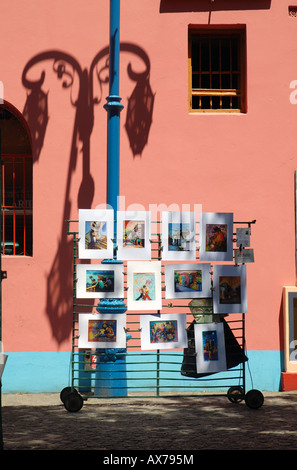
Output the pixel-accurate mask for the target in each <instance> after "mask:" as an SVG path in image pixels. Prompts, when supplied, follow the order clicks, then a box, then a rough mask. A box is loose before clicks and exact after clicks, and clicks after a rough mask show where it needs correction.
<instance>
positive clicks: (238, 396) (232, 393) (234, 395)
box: [227, 387, 244, 403]
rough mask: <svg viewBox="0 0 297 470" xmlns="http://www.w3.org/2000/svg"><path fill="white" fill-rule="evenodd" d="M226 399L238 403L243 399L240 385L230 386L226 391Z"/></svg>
mask: <svg viewBox="0 0 297 470" xmlns="http://www.w3.org/2000/svg"><path fill="white" fill-rule="evenodd" d="M227 397H228V400H230V401H231V403H239V402H241V401H242V400H243V397H244V393H243V390H242V388H241V387H230V388H229V390H228V392H227Z"/></svg>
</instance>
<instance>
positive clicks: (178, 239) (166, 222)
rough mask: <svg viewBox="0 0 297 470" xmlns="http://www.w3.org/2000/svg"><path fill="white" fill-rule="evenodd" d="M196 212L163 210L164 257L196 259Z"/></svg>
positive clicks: (177, 259)
mask: <svg viewBox="0 0 297 470" xmlns="http://www.w3.org/2000/svg"><path fill="white" fill-rule="evenodd" d="M195 237H196V214H195V212H162V259H164V260H172V261H180V260H191V261H193V260H195V259H196V240H195Z"/></svg>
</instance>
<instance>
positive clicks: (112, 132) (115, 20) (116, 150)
mask: <svg viewBox="0 0 297 470" xmlns="http://www.w3.org/2000/svg"><path fill="white" fill-rule="evenodd" d="M119 78H120V0H110V32H109V96H108V97H107V103H106V105H105V106H104V108H105V109H106V111H107V114H108V127H107V204H109V205H110V206H111V207H112V208H113V209H114V211H115V213H116V210H117V204H118V196H119V186H120V112H121V110H122V109H123V107H124V106H123V105H122V103H121V98H120V96H119Z"/></svg>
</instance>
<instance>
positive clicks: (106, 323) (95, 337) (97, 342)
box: [78, 313, 126, 349]
mask: <svg viewBox="0 0 297 470" xmlns="http://www.w3.org/2000/svg"><path fill="white" fill-rule="evenodd" d="M125 328H126V315H125V314H118V315H113V314H99V313H98V314H83V313H81V314H79V319H78V333H79V338H78V347H79V348H81V349H83V348H94V349H100V348H125V347H126V331H125Z"/></svg>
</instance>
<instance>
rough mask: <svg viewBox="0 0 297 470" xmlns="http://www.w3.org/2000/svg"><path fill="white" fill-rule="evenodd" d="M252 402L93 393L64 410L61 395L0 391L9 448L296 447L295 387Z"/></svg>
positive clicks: (260, 448)
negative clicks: (253, 404)
mask: <svg viewBox="0 0 297 470" xmlns="http://www.w3.org/2000/svg"><path fill="white" fill-rule="evenodd" d="M263 395H264V398H265V399H264V404H263V405H262V406H261V407H260V408H258V409H251V408H249V407H248V406H247V405H246V403H245V401H244V400H243V401H240V402H237V403H232V402H230V401H229V400H228V398H227V397H226V396H219V395H215V394H214V395H212V396H203V395H202V396H201V394H200V395H198V396H197V397H187V396H182V397H169V398H168V397H166V398H165V397H164V398H145V397H143V398H118V399H117V398H114V399H110V398H107V399H105V398H104V399H100V398H90V399H88V400H87V401H85V402H84V405H83V407H82V408H81V409H80V411H77V412H74V413H71V412H69V411H67V410H66V409H65V407H64V404H63V403H62V402H61V400H60V394H35V395H34V394H29V395H26V394H24V395H22V394H17V395H5V394H3V395H2V430H3V443H4V451H5V450H101V451H105V452H112V451H113V450H114V451H129V450H134V451H136V450H137V451H140V450H151V451H152V450H153V451H154V452H157V451H158V450H166V451H172V452H176V451H181V452H184V451H188V452H189V451H199V450H296V449H297V426H296V423H297V392H294V393H293V392H280V393H272V392H270V393H265V392H263Z"/></svg>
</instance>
